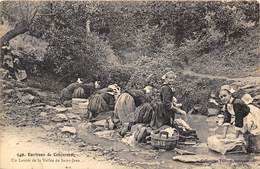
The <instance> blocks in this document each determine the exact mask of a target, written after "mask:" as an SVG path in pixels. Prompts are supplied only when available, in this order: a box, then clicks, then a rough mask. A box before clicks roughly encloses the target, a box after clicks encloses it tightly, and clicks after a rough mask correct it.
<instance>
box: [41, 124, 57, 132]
mask: <svg viewBox="0 0 260 169" xmlns="http://www.w3.org/2000/svg"><path fill="white" fill-rule="evenodd" d="M41 127H42V128H43V129H44V130H46V131H50V130H53V129H54V128H55V127H54V126H50V125H42V126H41Z"/></svg>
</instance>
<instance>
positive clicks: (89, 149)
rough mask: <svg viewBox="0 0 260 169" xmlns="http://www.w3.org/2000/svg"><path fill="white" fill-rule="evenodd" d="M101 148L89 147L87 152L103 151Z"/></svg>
mask: <svg viewBox="0 0 260 169" xmlns="http://www.w3.org/2000/svg"><path fill="white" fill-rule="evenodd" d="M101 149H102V148H101V147H98V146H87V151H97V150H101Z"/></svg>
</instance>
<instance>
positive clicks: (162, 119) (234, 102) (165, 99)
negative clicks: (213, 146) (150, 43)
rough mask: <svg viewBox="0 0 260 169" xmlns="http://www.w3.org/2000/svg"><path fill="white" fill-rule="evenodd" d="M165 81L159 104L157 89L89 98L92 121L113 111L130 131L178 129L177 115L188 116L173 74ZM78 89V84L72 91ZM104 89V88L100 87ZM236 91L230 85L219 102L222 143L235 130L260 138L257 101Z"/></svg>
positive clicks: (114, 89)
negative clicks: (176, 94)
mask: <svg viewBox="0 0 260 169" xmlns="http://www.w3.org/2000/svg"><path fill="white" fill-rule="evenodd" d="M162 79H163V80H164V82H163V84H162V85H161V87H160V90H159V98H160V100H159V101H155V100H154V96H153V95H154V88H153V87H151V86H146V87H145V88H144V89H139V90H137V89H134V90H125V91H123V92H121V89H120V87H119V86H118V85H116V84H114V85H109V86H108V87H107V88H104V89H101V90H97V89H98V87H95V86H96V85H94V87H95V90H96V91H95V92H93V93H92V95H91V96H90V97H89V105H88V111H89V112H90V113H91V116H90V117H91V118H95V117H96V116H98V115H99V114H100V113H102V112H106V111H112V112H113V116H112V121H113V123H114V124H115V126H122V125H124V124H127V128H128V129H129V127H131V126H132V125H134V124H136V123H142V124H144V125H145V126H146V127H148V128H150V129H151V130H157V129H160V128H161V127H163V126H169V127H175V124H174V120H175V114H176V113H179V114H181V115H183V116H186V112H185V111H183V110H182V109H180V107H179V106H178V104H177V101H176V99H175V97H174V90H173V89H172V84H173V82H174V81H175V79H176V75H175V73H174V72H173V71H169V72H167V73H166V74H165V75H164V76H163V77H162ZM75 86H78V83H75V84H73V85H71V86H69V87H68V89H66V90H67V92H65V94H66V93H69V92H68V90H70V89H71V88H73V87H75ZM99 87H100V86H99ZM233 92H234V90H233V89H232V87H231V86H229V85H224V86H222V87H221V89H220V91H219V99H220V101H221V102H222V103H221V104H220V105H222V106H223V107H222V111H221V112H222V113H223V114H224V122H223V124H222V125H223V126H224V127H223V128H224V131H223V135H221V136H219V139H224V138H226V137H227V133H228V129H229V128H230V126H231V125H234V126H235V129H236V134H235V138H238V137H239V136H242V135H244V134H245V133H251V134H253V135H260V109H259V108H258V107H257V106H255V105H253V99H252V97H250V95H248V94H246V95H244V96H243V97H242V98H235V97H234V96H233V95H232V93H233Z"/></svg>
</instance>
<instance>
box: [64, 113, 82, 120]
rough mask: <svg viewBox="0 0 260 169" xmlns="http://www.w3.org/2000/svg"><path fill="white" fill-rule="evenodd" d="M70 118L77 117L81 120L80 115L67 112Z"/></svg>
mask: <svg viewBox="0 0 260 169" xmlns="http://www.w3.org/2000/svg"><path fill="white" fill-rule="evenodd" d="M67 116H68V118H69V119H76V120H81V118H80V116H79V115H76V114H73V113H68V114H67Z"/></svg>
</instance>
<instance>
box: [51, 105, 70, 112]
mask: <svg viewBox="0 0 260 169" xmlns="http://www.w3.org/2000/svg"><path fill="white" fill-rule="evenodd" d="M54 110H55V111H57V112H58V113H64V112H66V111H68V109H67V108H66V107H63V106H60V105H58V106H56V107H54Z"/></svg>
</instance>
